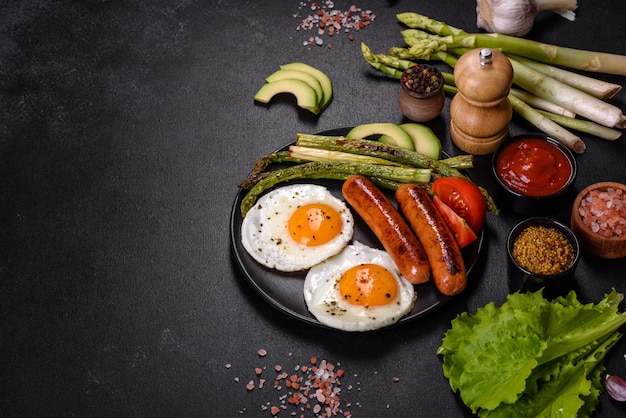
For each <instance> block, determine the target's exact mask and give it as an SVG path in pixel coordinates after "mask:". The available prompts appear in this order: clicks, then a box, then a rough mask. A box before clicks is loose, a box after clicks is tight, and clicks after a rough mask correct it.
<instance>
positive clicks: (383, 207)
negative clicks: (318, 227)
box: [342, 175, 430, 284]
mask: <svg viewBox="0 0 626 418" xmlns="http://www.w3.org/2000/svg"><path fill="white" fill-rule="evenodd" d="M342 193H343V197H344V199H346V201H347V202H348V203H349V204H350V206H352V208H353V209H354V210H355V211H356V212H357V213H358V214H359V216H360V217H361V218H362V219H363V221H365V223H366V224H367V226H368V227H369V228H370V229H371V230H372V232H373V233H374V235H375V236H376V238H378V240H379V241H380V243H381V244H382V246H383V247H384V248H385V251H387V252H388V253H389V255H390V256H391V258H392V259H393V260H394V262H395V263H396V266H397V267H398V270H400V273H402V275H403V276H404V277H405V278H406V279H407V280H408V281H409V282H410V283H413V284H419V283H424V282H426V281H428V280H429V278H430V265H429V263H428V257H427V255H426V252H425V251H424V248H423V247H422V245H421V244H420V243H419V241H418V240H417V237H416V236H415V234H414V233H413V231H412V230H411V227H410V226H409V225H408V224H407V223H406V221H405V220H404V218H403V217H402V215H401V214H400V212H398V210H397V209H396V208H395V206H394V205H393V204H392V203H391V201H390V200H389V198H387V196H385V194H384V193H383V192H382V191H381V190H380V189H378V187H376V185H375V184H374V183H372V182H371V181H370V180H369V179H367V178H366V177H363V176H360V175H355V176H351V177H349V178H348V179H347V180H346V181H345V182H344V184H343V187H342Z"/></svg>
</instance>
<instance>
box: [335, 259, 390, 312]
mask: <svg viewBox="0 0 626 418" xmlns="http://www.w3.org/2000/svg"><path fill="white" fill-rule="evenodd" d="M339 293H340V294H341V297H342V298H343V299H344V300H345V301H346V302H348V303H350V304H352V305H366V306H381V305H387V304H388V303H389V302H391V301H392V300H394V299H395V298H396V294H397V293H398V283H397V282H396V278H395V277H394V276H393V274H391V273H390V272H389V270H387V269H386V268H384V267H382V266H379V265H377V264H360V265H358V266H354V267H352V268H351V269H349V270H346V272H344V273H343V275H342V276H341V279H339Z"/></svg>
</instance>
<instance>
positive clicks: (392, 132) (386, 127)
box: [346, 122, 415, 151]
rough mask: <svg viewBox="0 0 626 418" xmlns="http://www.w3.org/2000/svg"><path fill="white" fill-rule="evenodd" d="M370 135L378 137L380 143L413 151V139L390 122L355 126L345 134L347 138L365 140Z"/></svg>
mask: <svg viewBox="0 0 626 418" xmlns="http://www.w3.org/2000/svg"><path fill="white" fill-rule="evenodd" d="M372 135H380V138H379V139H378V140H379V141H380V142H382V143H384V144H387V145H393V146H395V147H400V148H404V149H408V150H411V151H413V150H415V145H414V144H413V138H411V135H409V134H408V132H406V131H405V130H404V129H402V128H401V127H400V126H399V125H397V124H395V123H392V122H380V123H366V124H363V125H358V126H355V127H354V128H352V129H351V130H350V132H348V133H347V134H346V137H348V138H354V139H365V138H367V137H369V136H372Z"/></svg>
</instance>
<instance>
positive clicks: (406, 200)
mask: <svg viewBox="0 0 626 418" xmlns="http://www.w3.org/2000/svg"><path fill="white" fill-rule="evenodd" d="M396 200H397V201H398V206H399V208H400V211H401V212H402V213H403V214H404V217H405V218H406V219H407V221H408V223H409V225H411V228H412V229H413V232H414V233H415V235H417V238H418V239H419V241H420V243H421V244H422V246H423V247H424V250H425V251H426V254H427V255H428V261H429V263H430V269H431V272H432V276H433V281H434V282H435V286H436V287H437V289H438V290H439V291H440V292H441V293H443V294H444V295H448V296H451V295H456V294H457V293H460V292H461V291H463V289H465V286H466V285H467V273H466V269H465V262H464V261H463V256H462V254H461V250H460V249H459V246H458V244H457V243H456V240H455V239H454V235H453V234H452V232H451V231H450V228H449V227H448V226H447V225H446V223H445V221H444V219H443V217H442V216H441V214H440V213H439V212H438V211H437V208H436V207H435V205H434V203H433V201H432V200H431V199H430V196H428V194H427V193H426V191H425V190H424V189H422V188H421V187H419V186H418V185H415V184H404V185H402V186H400V187H399V188H398V190H397V191H396Z"/></svg>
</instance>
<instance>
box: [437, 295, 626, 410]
mask: <svg viewBox="0 0 626 418" xmlns="http://www.w3.org/2000/svg"><path fill="white" fill-rule="evenodd" d="M622 299H623V295H621V294H619V293H617V292H616V291H615V290H613V291H612V292H611V293H610V294H608V295H606V296H605V298H604V299H603V300H602V301H600V302H599V303H598V304H595V305H594V304H586V305H583V304H581V303H580V302H579V301H578V300H577V298H576V294H575V293H574V292H570V293H569V294H568V295H567V296H565V297H560V298H557V299H555V300H553V301H549V300H547V299H545V298H544V297H543V295H542V292H541V291H538V292H532V293H514V294H511V295H509V296H508V298H507V301H506V302H505V303H504V304H502V306H499V307H498V306H496V305H495V304H494V303H489V304H487V305H485V306H483V307H481V308H478V309H477V310H476V313H475V314H473V315H470V314H469V313H463V314H461V315H459V316H457V317H456V318H455V319H454V320H453V321H452V324H451V325H452V326H451V328H450V329H449V330H448V331H447V332H446V334H445V335H444V338H443V341H442V344H441V346H440V347H439V349H438V350H437V353H438V354H439V355H441V356H442V359H443V373H444V376H445V377H446V378H447V379H448V381H449V383H450V387H451V389H452V390H453V391H455V392H457V391H458V392H459V395H460V397H461V399H462V400H463V402H464V403H465V404H466V405H467V406H468V407H469V408H470V409H471V410H472V412H474V413H478V414H479V416H481V417H505V416H506V417H511V416H520V417H525V416H529V417H535V416H538V417H543V416H545V417H551V416H572V417H574V416H577V415H578V416H588V414H589V411H590V410H591V411H593V408H594V407H595V405H596V404H597V402H598V396H599V393H600V390H601V387H602V386H601V381H600V374H601V371H602V370H603V366H602V359H603V358H604V355H605V353H606V352H607V351H608V350H609V349H610V347H612V346H613V345H614V344H615V342H617V340H619V338H620V337H621V334H619V333H618V332H617V329H618V328H619V327H620V326H621V325H623V324H624V323H626V313H620V312H619V311H618V307H619V304H620V303H621V301H622ZM522 411H528V413H527V414H526V412H522ZM513 412H515V413H513ZM579 414H580V415H579Z"/></svg>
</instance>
